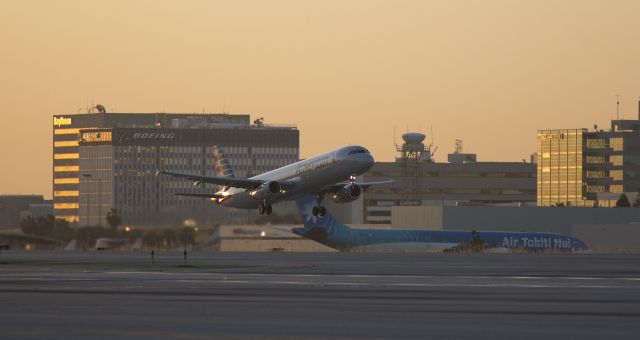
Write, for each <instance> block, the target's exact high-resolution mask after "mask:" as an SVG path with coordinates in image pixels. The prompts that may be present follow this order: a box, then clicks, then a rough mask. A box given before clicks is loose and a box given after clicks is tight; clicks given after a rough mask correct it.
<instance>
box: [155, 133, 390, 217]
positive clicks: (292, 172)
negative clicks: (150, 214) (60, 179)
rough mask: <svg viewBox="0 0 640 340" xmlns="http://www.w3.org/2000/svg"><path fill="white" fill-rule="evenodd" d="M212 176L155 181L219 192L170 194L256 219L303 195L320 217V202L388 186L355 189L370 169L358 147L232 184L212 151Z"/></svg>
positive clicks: (225, 165) (353, 197) (367, 156)
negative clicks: (251, 213)
mask: <svg viewBox="0 0 640 340" xmlns="http://www.w3.org/2000/svg"><path fill="white" fill-rule="evenodd" d="M212 151H213V156H214V165H215V176H213V177H210V176H198V175H192V174H184V173H176V172H171V171H167V170H162V171H157V172H156V175H168V176H173V177H179V178H185V179H188V180H191V181H193V182H194V186H198V185H199V184H201V183H210V184H216V185H220V186H223V187H222V189H221V190H219V191H218V192H216V193H211V194H200V193H176V195H181V196H191V197H203V198H209V199H211V201H213V202H215V203H217V204H220V205H222V206H227V207H233V208H240V209H255V208H258V211H259V212H260V214H265V213H266V214H271V212H272V211H273V208H272V207H271V205H272V204H274V203H277V202H282V201H292V200H296V199H299V198H301V197H305V196H308V195H313V196H315V204H314V206H313V209H312V213H313V215H314V216H323V215H324V214H325V211H326V210H325V208H324V207H323V206H322V200H323V199H324V197H325V196H329V197H330V198H331V200H333V201H334V202H337V203H347V202H351V201H354V200H356V199H358V198H359V197H360V195H361V194H362V190H363V189H366V188H368V187H370V186H373V185H383V184H390V183H392V182H393V181H385V182H369V183H356V177H357V176H358V175H361V174H363V173H365V172H367V170H369V169H370V168H371V167H372V166H373V157H372V156H371V154H370V153H369V151H368V150H367V149H365V148H363V147H361V146H345V147H342V148H339V149H336V150H333V151H330V152H327V153H324V154H321V155H319V156H315V157H311V158H309V159H305V160H302V161H299V162H295V163H292V164H289V165H286V166H283V167H281V168H278V169H275V170H271V171H268V172H265V173H263V174H260V175H258V176H255V177H251V178H237V177H235V176H234V175H233V169H232V168H231V164H229V162H228V161H227V159H226V157H225V156H224V152H223V151H222V149H221V148H220V147H218V146H213V147H212Z"/></svg>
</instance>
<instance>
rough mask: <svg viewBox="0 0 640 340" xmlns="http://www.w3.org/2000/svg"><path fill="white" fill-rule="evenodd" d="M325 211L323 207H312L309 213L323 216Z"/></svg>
mask: <svg viewBox="0 0 640 340" xmlns="http://www.w3.org/2000/svg"><path fill="white" fill-rule="evenodd" d="M326 212H327V210H326V208H325V207H313V210H311V213H312V214H313V216H320V217H322V216H324V214H325V213H326Z"/></svg>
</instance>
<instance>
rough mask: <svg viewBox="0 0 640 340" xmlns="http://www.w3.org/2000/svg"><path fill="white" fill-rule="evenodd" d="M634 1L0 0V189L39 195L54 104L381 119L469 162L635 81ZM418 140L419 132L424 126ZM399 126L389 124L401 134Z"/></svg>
mask: <svg viewBox="0 0 640 340" xmlns="http://www.w3.org/2000/svg"><path fill="white" fill-rule="evenodd" d="M638 18H640V1H635V0H629V1H611V0H609V1H559V0H550V1H533V0H532V1H515V0H512V1H489V0H484V1H451V0H448V1H427V0H422V1H399V0H395V1H372V0H364V1H355V0H351V1H344V0H341V1H326V0H325V1H313V2H312V1H299V0H298V1H273V0H271V1H158V0H153V1H134V0H123V1H113V0H110V1H106V0H105V1H89V0H80V1H25V0H20V1H17V0H16V1H9V0H4V1H0V44H1V45H0V46H1V50H0V114H1V115H2V116H1V117H2V124H0V145H2V149H1V150H2V154H3V155H2V166H0V193H42V194H45V196H47V197H50V196H51V158H52V156H51V154H52V151H51V144H52V143H51V138H52V136H51V115H52V114H59V113H77V112H78V109H80V108H84V107H86V105H87V101H89V102H91V101H94V102H95V103H101V104H103V105H105V106H106V107H107V109H108V110H110V111H119V112H161V111H162V112H202V110H203V108H204V110H205V111H207V112H220V111H222V110H223V108H224V109H225V111H228V112H230V113H250V114H251V115H252V117H254V118H255V117H259V116H264V117H265V121H266V123H295V124H297V125H298V127H299V129H300V132H301V141H300V142H301V156H302V157H307V156H309V155H312V154H315V153H319V152H322V151H324V150H327V149H330V148H333V147H337V146H340V145H343V144H349V143H351V144H362V145H365V146H367V147H369V148H370V149H371V151H372V152H373V153H374V156H375V157H376V158H377V159H378V160H391V159H393V157H394V146H393V127H394V126H395V127H397V130H398V135H399V134H400V132H404V131H405V130H406V129H407V127H408V129H409V130H418V129H420V130H422V131H423V132H429V129H430V127H431V126H432V127H433V131H434V138H433V139H434V144H436V145H438V146H439V150H438V152H437V154H436V160H438V161H446V154H447V153H449V152H451V151H452V150H453V147H454V140H455V139H457V138H460V139H463V140H464V142H465V151H467V152H475V153H477V154H478V159H479V160H481V161H519V160H520V159H522V158H527V159H528V158H529V155H530V154H531V153H532V152H534V150H535V132H536V129H541V128H568V127H591V126H593V124H594V123H597V124H598V125H600V126H608V125H609V120H610V119H611V118H614V117H615V101H616V97H615V95H616V94H619V95H621V96H622V98H621V112H622V113H623V114H624V115H625V117H637V99H638V96H640V27H639V26H638ZM428 138H429V139H430V137H428ZM398 141H399V137H398Z"/></svg>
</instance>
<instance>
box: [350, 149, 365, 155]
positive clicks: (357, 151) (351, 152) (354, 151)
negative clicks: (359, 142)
mask: <svg viewBox="0 0 640 340" xmlns="http://www.w3.org/2000/svg"><path fill="white" fill-rule="evenodd" d="M357 153H369V151H367V150H365V149H355V150H351V151H349V154H350V155H354V154H357Z"/></svg>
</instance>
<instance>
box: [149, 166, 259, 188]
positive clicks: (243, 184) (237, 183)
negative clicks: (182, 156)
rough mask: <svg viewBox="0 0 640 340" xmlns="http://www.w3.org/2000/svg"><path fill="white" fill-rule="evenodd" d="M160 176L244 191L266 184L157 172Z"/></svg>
mask: <svg viewBox="0 0 640 340" xmlns="http://www.w3.org/2000/svg"><path fill="white" fill-rule="evenodd" d="M158 175H168V176H172V177H179V178H186V179H188V180H191V181H194V182H201V183H211V184H217V185H223V186H226V187H234V188H243V189H253V188H256V187H259V186H260V185H261V184H262V183H264V182H265V181H263V180H258V179H248V178H229V177H216V176H198V175H191V174H182V173H178V172H171V171H166V170H162V171H158V172H156V176H158Z"/></svg>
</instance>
